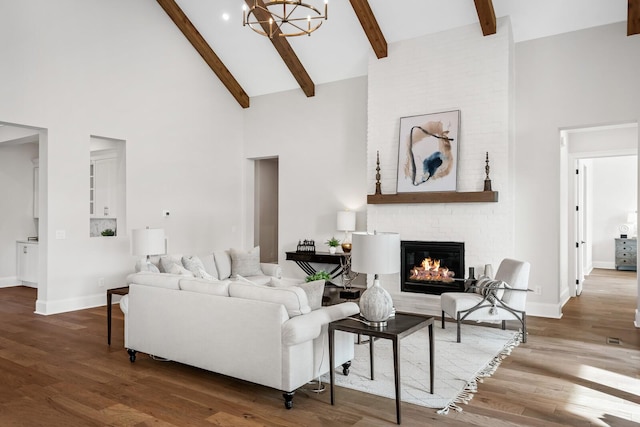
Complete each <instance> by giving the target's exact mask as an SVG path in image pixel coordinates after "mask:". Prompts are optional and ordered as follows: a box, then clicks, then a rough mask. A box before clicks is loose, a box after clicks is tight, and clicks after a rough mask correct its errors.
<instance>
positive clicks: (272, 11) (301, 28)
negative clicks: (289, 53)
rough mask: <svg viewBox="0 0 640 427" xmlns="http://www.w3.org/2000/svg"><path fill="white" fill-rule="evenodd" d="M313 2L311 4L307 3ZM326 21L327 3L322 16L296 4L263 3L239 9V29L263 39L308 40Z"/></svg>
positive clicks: (287, 0)
mask: <svg viewBox="0 0 640 427" xmlns="http://www.w3.org/2000/svg"><path fill="white" fill-rule="evenodd" d="M307 1H315V0H307ZM326 19H327V0H325V1H324V15H323V14H322V12H320V10H318V9H317V8H316V7H315V6H313V5H312V4H308V3H303V2H302V1H300V0H265V1H264V2H260V3H258V1H257V0H254V2H253V6H250V7H249V8H248V9H247V6H246V5H242V26H243V27H244V26H248V27H249V28H251V29H252V30H253V31H255V32H256V33H258V34H261V35H263V36H266V37H269V38H273V36H277V37H296V36H305V35H306V36H310V35H311V33H313V32H314V31H315V30H317V29H318V28H320V26H321V25H322V21H323V20H326Z"/></svg>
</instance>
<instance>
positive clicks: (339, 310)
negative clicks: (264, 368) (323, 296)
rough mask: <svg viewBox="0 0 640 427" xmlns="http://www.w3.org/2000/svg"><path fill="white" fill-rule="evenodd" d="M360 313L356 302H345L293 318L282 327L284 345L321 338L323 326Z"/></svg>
mask: <svg viewBox="0 0 640 427" xmlns="http://www.w3.org/2000/svg"><path fill="white" fill-rule="evenodd" d="M359 312H360V308H359V307H358V304H356V303H355V302H343V303H340V304H336V305H330V306H327V307H321V308H319V309H317V310H313V311H312V312H311V313H307V314H303V315H301V316H296V317H292V318H291V319H289V320H287V321H286V322H285V323H284V324H283V325H282V343H283V344H284V345H296V344H300V343H302V342H305V341H309V340H313V339H315V338H317V337H319V336H320V332H321V330H322V326H324V325H326V324H329V323H331V322H333V321H335V320H340V319H344V318H345V317H349V316H353V315H354V314H358V313H359Z"/></svg>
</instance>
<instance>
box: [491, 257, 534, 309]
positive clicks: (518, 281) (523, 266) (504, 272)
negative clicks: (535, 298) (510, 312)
mask: <svg viewBox="0 0 640 427" xmlns="http://www.w3.org/2000/svg"><path fill="white" fill-rule="evenodd" d="M530 270H531V264H530V263H528V262H526V261H518V260H515V259H509V258H505V259H503V260H502V262H501V263H500V266H499V267H498V271H497V272H496V277H495V279H496V280H502V281H503V282H505V283H506V284H507V285H509V286H510V287H511V288H513V289H523V290H524V289H527V288H528V286H529V271H530ZM502 301H503V302H504V303H505V304H506V305H508V306H509V307H511V308H514V309H516V310H521V311H524V310H525V304H526V301H527V292H522V291H516V292H514V291H509V290H508V289H507V290H505V291H504V295H503V296H502Z"/></svg>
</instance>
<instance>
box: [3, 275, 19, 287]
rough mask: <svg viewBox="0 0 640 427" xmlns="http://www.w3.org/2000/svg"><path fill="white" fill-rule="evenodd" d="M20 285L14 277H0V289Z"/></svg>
mask: <svg viewBox="0 0 640 427" xmlns="http://www.w3.org/2000/svg"><path fill="white" fill-rule="evenodd" d="M20 285H21V283H20V281H18V278H17V277H16V276H7V277H0V288H12V287H14V286H20Z"/></svg>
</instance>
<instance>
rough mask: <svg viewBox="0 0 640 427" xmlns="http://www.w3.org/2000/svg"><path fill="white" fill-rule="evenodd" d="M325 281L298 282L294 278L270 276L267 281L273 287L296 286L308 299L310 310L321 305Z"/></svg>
mask: <svg viewBox="0 0 640 427" xmlns="http://www.w3.org/2000/svg"><path fill="white" fill-rule="evenodd" d="M325 283H326V281H325V280H324V279H320V280H314V281H312V282H300V281H299V280H295V279H276V278H275V277H272V278H271V279H270V282H269V286H273V287H275V288H283V287H288V286H297V287H299V288H300V289H302V290H303V291H304V292H305V293H306V294H307V300H308V301H309V307H311V310H317V309H319V308H320V307H322V296H323V295H324V285H325Z"/></svg>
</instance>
